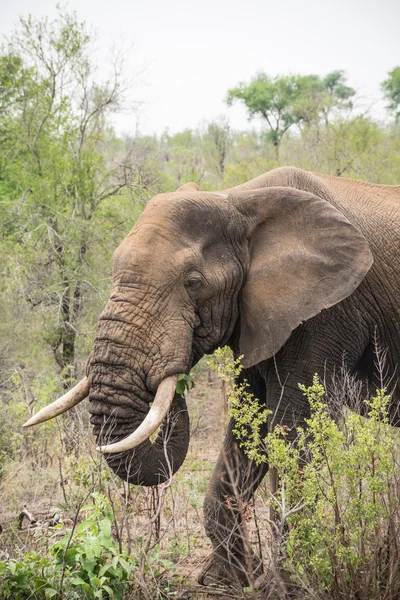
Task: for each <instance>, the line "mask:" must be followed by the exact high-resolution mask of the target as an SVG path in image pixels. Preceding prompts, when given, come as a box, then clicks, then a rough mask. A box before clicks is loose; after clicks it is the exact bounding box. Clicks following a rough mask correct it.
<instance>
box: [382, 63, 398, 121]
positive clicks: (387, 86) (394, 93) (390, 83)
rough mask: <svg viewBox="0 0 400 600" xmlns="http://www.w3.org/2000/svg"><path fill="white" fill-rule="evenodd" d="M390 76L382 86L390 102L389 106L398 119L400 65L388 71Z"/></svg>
mask: <svg viewBox="0 0 400 600" xmlns="http://www.w3.org/2000/svg"><path fill="white" fill-rule="evenodd" d="M388 75H389V77H388V78H387V79H385V81H383V82H382V84H381V87H382V90H383V94H384V96H385V99H386V100H387V101H388V102H389V104H388V105H387V108H388V109H389V110H390V111H391V112H393V113H394V115H395V118H396V120H398V119H399V118H400V67H395V68H394V69H393V70H392V71H389V73H388Z"/></svg>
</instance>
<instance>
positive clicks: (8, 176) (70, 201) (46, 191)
mask: <svg viewBox="0 0 400 600" xmlns="http://www.w3.org/2000/svg"><path fill="white" fill-rule="evenodd" d="M91 43H92V39H91V36H90V35H89V33H88V32H87V30H86V27H85V25H84V24H83V23H81V22H80V21H79V20H78V19H77V17H76V15H75V14H74V13H67V12H63V11H61V10H60V12H59V16H58V18H56V19H55V21H54V22H49V21H48V20H47V19H46V18H43V19H35V18H33V17H31V16H30V17H28V18H23V17H21V18H20V22H19V26H18V27H17V29H16V31H15V33H14V35H13V37H12V41H10V42H9V44H8V46H6V47H4V48H3V52H2V55H1V56H0V59H1V60H0V89H2V90H3V93H2V94H0V101H1V102H2V104H1V106H0V134H1V135H2V137H3V139H2V144H1V150H0V181H1V184H0V185H1V191H2V194H1V195H2V197H3V198H4V199H3V210H2V215H3V218H2V221H3V231H4V237H3V240H4V242H2V250H3V252H4V254H5V255H6V256H7V261H6V262H5V263H4V275H5V279H6V281H7V282H8V286H9V290H8V292H9V293H19V294H20V295H21V296H22V297H23V299H24V300H25V302H27V303H28V305H29V306H30V307H31V310H34V311H36V313H38V312H39V311H41V312H42V313H43V314H44V315H45V316H46V318H45V320H44V327H43V326H42V329H43V337H44V339H45V341H46V343H47V344H48V345H49V346H50V348H51V349H52V351H53V354H54V358H55V360H56V363H57V365H58V367H59V369H60V370H63V380H68V379H69V378H70V377H72V376H73V374H74V368H75V366H76V365H75V361H76V342H77V334H79V328H80V321H81V319H82V317H83V311H84V308H85V302H84V299H85V295H89V297H90V295H92V294H93V290H94V289H96V283H95V277H93V272H91V271H92V262H93V257H94V253H99V254H102V253H103V252H104V250H103V248H104V242H105V240H106V239H107V233H106V230H105V231H104V233H103V235H102V236H99V234H98V230H99V228H104V225H105V224H106V221H107V220H108V228H109V229H110V226H111V227H112V220H113V221H114V224H116V223H117V219H119V218H120V215H119V216H118V217H117V219H116V215H114V217H113V218H111V219H110V214H109V210H106V213H105V209H106V206H110V203H111V202H112V199H113V198H114V197H115V196H117V195H120V194H122V193H125V190H126V189H127V188H128V186H130V185H131V184H132V183H133V181H132V179H131V172H130V169H129V167H128V166H127V165H125V166H123V165H120V164H117V163H114V164H113V161H111V160H110V156H109V155H108V153H109V151H112V150H113V145H114V144H115V140H114V136H113V134H112V131H111V130H110V128H109V126H108V124H107V119H108V117H109V115H110V114H112V113H113V112H114V111H115V110H116V109H117V107H118V106H119V104H120V100H121V94H122V92H123V89H122V87H121V83H120V70H119V65H118V64H116V65H115V75H114V78H113V79H112V80H110V81H106V82H103V83H100V82H98V81H96V78H95V66H94V64H93V62H92V60H91V58H90V45H91ZM105 147H107V148H108V150H107V151H106V150H105Z"/></svg>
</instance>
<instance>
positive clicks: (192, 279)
mask: <svg viewBox="0 0 400 600" xmlns="http://www.w3.org/2000/svg"><path fill="white" fill-rule="evenodd" d="M200 287H201V277H199V276H198V275H190V276H189V277H188V278H187V279H186V281H185V288H186V289H188V290H197V289H199V288H200Z"/></svg>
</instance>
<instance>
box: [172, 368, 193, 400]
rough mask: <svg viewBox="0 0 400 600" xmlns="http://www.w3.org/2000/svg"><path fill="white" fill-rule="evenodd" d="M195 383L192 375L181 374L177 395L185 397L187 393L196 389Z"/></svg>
mask: <svg viewBox="0 0 400 600" xmlns="http://www.w3.org/2000/svg"><path fill="white" fill-rule="evenodd" d="M194 385H195V383H194V381H193V379H192V378H191V377H190V375H186V374H185V373H180V374H179V375H178V382H177V384H176V393H177V394H179V395H180V396H183V395H184V394H185V393H186V392H190V390H192V389H193V388H194Z"/></svg>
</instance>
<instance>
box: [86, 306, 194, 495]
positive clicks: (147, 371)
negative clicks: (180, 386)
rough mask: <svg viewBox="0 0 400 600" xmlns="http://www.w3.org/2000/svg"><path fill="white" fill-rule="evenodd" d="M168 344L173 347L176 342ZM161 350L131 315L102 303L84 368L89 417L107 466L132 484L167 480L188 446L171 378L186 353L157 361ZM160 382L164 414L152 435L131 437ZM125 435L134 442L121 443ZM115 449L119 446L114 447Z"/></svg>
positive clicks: (186, 421) (154, 400)
mask: <svg viewBox="0 0 400 600" xmlns="http://www.w3.org/2000/svg"><path fill="white" fill-rule="evenodd" d="M121 305H122V308H123V309H124V310H125V306H124V305H123V304H122V303H118V304H117V308H119V310H120V311H121V308H120V307H121ZM153 330H154V327H153ZM142 346H143V347H142ZM171 347H173V348H174V349H175V351H176V345H174V346H171ZM165 354H166V353H165V352H164V353H161V352H160V348H159V343H158V340H155V341H154V338H153V342H152V335H151V332H149V331H148V330H147V331H144V330H143V327H138V326H135V325H134V319H133V320H131V319H129V320H128V319H127V318H126V313H121V312H119V313H116V307H115V304H114V305H113V304H111V303H110V304H109V305H108V307H106V310H105V311H104V313H103V315H102V317H101V319H100V323H99V328H98V331H97V335H96V340H95V343H94V348H93V352H92V355H91V360H90V365H89V372H88V378H89V382H90V394H89V399H90V409H89V412H90V413H91V415H92V416H91V419H90V421H91V423H92V425H93V426H94V427H93V432H94V434H95V435H96V438H97V444H98V445H99V446H101V447H103V448H102V449H103V450H104V451H105V452H104V456H105V459H106V461H107V463H108V464H109V466H110V467H111V468H112V469H113V471H114V472H115V473H116V474H117V475H118V476H119V477H121V478H122V479H124V480H126V481H127V482H129V483H133V484H135V485H145V486H151V485H157V484H160V483H162V482H164V481H166V480H168V479H169V478H170V477H171V476H172V475H173V474H174V473H175V472H176V471H177V470H178V469H179V467H180V466H181V465H182V463H183V461H184V459H185V456H186V453H187V449H188V445H189V417H188V412H187V408H186V402H185V399H184V398H183V397H182V396H180V395H178V394H175V393H174V389H175V384H176V377H177V375H178V373H180V372H182V371H185V370H186V369H187V363H188V357H187V355H186V354H185V353H184V352H183V353H182V354H183V357H182V358H179V357H178V355H177V354H175V356H168V357H167V358H168V360H164V361H161V362H160V360H159V358H158V357H159V356H162V357H164V356H165ZM162 362H164V364H162ZM172 376H174V377H172ZM172 384H173V385H172ZM165 387H166V388H168V394H169V396H170V397H169V400H168V399H167V402H164V400H162V401H161V402H162V403H163V407H162V408H163V410H162V412H161V414H164V415H165V414H166V416H165V418H164V420H163V421H162V424H161V427H160V429H159V432H158V434H156V433H154V436H156V438H155V439H153V437H154V436H151V437H150V439H147V438H148V436H150V434H151V430H150V431H149V432H148V436H144V435H138V436H134V435H133V436H132V434H133V432H135V431H138V434H139V432H141V431H142V429H143V427H141V425H142V423H143V421H145V420H146V423H147V422H148V421H152V416H151V414H149V410H151V409H150V405H151V403H154V406H152V409H153V410H152V412H157V411H159V408H160V407H159V406H158V403H159V399H160V396H162V395H163V393H162V391H161V393H160V392H159V391H158V390H162V389H163V388H165ZM156 392H157V394H156ZM172 395H173V400H172V403H171V397H172ZM155 396H156V398H155ZM168 404H170V408H169V410H168V412H167V413H166V410H167V408H168ZM146 417H147V419H146ZM152 429H153V431H154V429H155V427H153V428H152ZM128 436H129V437H130V438H135V437H137V438H138V439H137V440H136V441H135V444H132V445H130V444H129V443H125V441H126V442H128V441H129V439H128V440H126V438H127V437H128ZM121 441H124V442H123V443H122V444H121V445H120V446H119V447H112V446H110V445H111V444H115V443H119V442H121ZM137 444H138V445H137ZM131 446H135V447H132V448H131ZM128 448H131V449H128ZM120 449H122V450H123V451H120V452H116V451H118V450H120Z"/></svg>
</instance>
